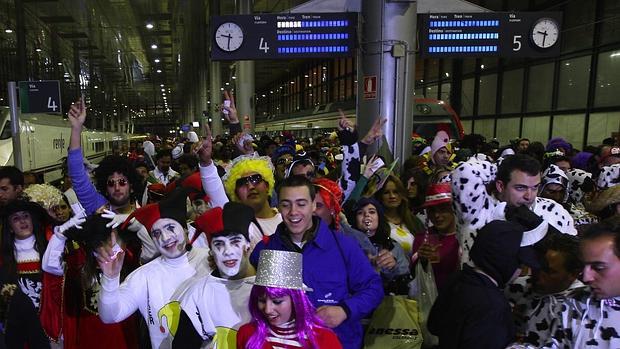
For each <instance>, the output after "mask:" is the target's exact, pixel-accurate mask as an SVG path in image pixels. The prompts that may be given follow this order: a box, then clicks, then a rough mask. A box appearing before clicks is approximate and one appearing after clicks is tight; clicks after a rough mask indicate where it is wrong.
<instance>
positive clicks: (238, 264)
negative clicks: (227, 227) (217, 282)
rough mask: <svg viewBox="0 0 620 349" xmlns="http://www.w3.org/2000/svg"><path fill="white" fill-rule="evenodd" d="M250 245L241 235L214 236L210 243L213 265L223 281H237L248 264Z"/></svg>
mask: <svg viewBox="0 0 620 349" xmlns="http://www.w3.org/2000/svg"><path fill="white" fill-rule="evenodd" d="M249 250H250V243H249V242H248V240H247V239H246V238H245V237H244V236H243V235H242V234H234V233H233V234H230V235H226V236H216V237H214V238H213V240H212V241H211V251H212V252H213V258H214V259H215V265H216V266H217V269H218V270H219V271H220V276H221V277H222V278H224V279H239V278H242V277H244V275H240V274H243V272H244V271H245V269H246V265H247V262H248V257H247V253H248V251H249Z"/></svg>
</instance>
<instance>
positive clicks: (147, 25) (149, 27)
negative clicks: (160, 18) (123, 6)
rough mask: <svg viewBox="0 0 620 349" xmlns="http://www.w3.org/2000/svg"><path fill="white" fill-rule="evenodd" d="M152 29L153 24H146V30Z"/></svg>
mask: <svg viewBox="0 0 620 349" xmlns="http://www.w3.org/2000/svg"><path fill="white" fill-rule="evenodd" d="M153 27H154V25H153V23H147V24H146V29H153Z"/></svg>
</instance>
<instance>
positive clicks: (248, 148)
mask: <svg viewBox="0 0 620 349" xmlns="http://www.w3.org/2000/svg"><path fill="white" fill-rule="evenodd" d="M232 141H233V142H234V143H235V146H236V147H237V149H239V151H240V152H241V154H244V155H252V154H254V147H253V146H252V136H250V135H249V134H248V133H247V132H241V133H237V134H236V135H235V136H234V137H233V139H232Z"/></svg>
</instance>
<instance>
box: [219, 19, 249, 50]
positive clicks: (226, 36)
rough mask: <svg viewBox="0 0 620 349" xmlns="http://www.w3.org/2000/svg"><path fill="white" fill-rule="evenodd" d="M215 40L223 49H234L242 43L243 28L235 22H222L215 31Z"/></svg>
mask: <svg viewBox="0 0 620 349" xmlns="http://www.w3.org/2000/svg"><path fill="white" fill-rule="evenodd" d="M215 42H216V43H217V46H218V47H219V48H220V49H222V50H224V51H227V52H232V51H235V50H237V49H238V48H239V47H241V44H243V30H241V27H240V26H239V25H238V24H236V23H233V22H226V23H222V24H220V26H219V27H217V30H216V31H215Z"/></svg>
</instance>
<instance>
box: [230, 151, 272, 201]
mask: <svg viewBox="0 0 620 349" xmlns="http://www.w3.org/2000/svg"><path fill="white" fill-rule="evenodd" d="M250 172H256V173H258V174H260V175H261V176H262V177H263V179H264V180H265V181H266V182H267V184H268V185H269V190H273V188H274V186H275V184H276V179H275V178H274V176H273V165H272V164H271V159H269V157H267V156H261V157H247V156H243V157H242V156H240V157H239V158H237V159H235V160H233V163H231V165H230V167H229V168H228V169H227V171H226V175H224V177H223V180H224V189H225V190H226V194H228V197H229V198H230V199H231V200H232V201H235V202H239V198H238V197H237V193H235V189H236V188H235V187H236V182H237V179H239V178H241V177H243V176H245V175H247V174H248V173H250Z"/></svg>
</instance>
